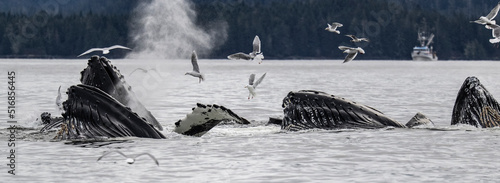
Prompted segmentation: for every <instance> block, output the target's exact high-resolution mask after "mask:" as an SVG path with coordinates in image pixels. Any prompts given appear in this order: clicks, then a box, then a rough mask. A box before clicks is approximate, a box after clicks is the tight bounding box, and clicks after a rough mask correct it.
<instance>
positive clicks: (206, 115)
mask: <svg viewBox="0 0 500 183" xmlns="http://www.w3.org/2000/svg"><path fill="white" fill-rule="evenodd" d="M225 121H234V122H236V123H239V124H250V122H248V120H246V119H245V118H242V117H239V116H238V115H236V114H235V113H233V112H232V111H231V110H230V109H227V108H225V107H224V106H219V105H216V104H214V105H204V104H200V103H198V104H196V107H194V108H193V111H192V112H191V114H187V115H186V117H185V118H184V119H181V120H179V121H177V122H176V123H175V129H174V131H175V132H177V133H179V134H183V135H189V136H196V137H201V136H202V135H204V134H205V133H207V132H208V131H209V130H210V129H212V128H213V127H215V126H216V125H218V124H219V123H221V122H225Z"/></svg>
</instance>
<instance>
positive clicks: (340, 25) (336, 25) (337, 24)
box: [332, 22, 344, 28]
mask: <svg viewBox="0 0 500 183" xmlns="http://www.w3.org/2000/svg"><path fill="white" fill-rule="evenodd" d="M332 26H334V27H335V28H337V27H342V26H344V25H342V24H341V23H338V22H333V23H332Z"/></svg>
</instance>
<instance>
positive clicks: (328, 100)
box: [281, 90, 406, 131]
mask: <svg viewBox="0 0 500 183" xmlns="http://www.w3.org/2000/svg"><path fill="white" fill-rule="evenodd" d="M282 107H283V113H284V117H283V121H282V123H281V128H282V129H284V130H290V131H297V130H304V129H313V128H319V129H346V128H368V129H371V128H383V127H386V126H393V127H400V128H405V127H406V126H405V125H403V124H401V123H399V122H397V121H395V120H393V119H391V118H389V117H387V116H385V115H384V114H383V113H382V112H380V111H378V110H376V109H374V108H372V107H369V106H367V105H363V104H358V103H356V102H353V101H350V100H347V99H345V98H342V97H338V96H334V95H329V94H327V93H325V92H320V91H313V90H301V91H298V92H289V93H288V95H287V96H286V97H285V98H284V99H283V105H282Z"/></svg>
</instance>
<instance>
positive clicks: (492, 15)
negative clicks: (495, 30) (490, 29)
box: [486, 2, 500, 20]
mask: <svg viewBox="0 0 500 183" xmlns="http://www.w3.org/2000/svg"><path fill="white" fill-rule="evenodd" d="M498 10H500V2H499V3H498V4H497V5H496V6H495V7H494V8H493V9H492V10H491V11H490V13H489V14H488V15H486V18H487V19H488V20H492V19H494V18H495V17H496V16H497V14H498Z"/></svg>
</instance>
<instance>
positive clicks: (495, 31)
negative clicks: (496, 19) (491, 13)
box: [486, 23, 500, 43]
mask: <svg viewBox="0 0 500 183" xmlns="http://www.w3.org/2000/svg"><path fill="white" fill-rule="evenodd" d="M486 25H487V26H488V27H489V29H491V35H492V36H493V38H495V39H490V43H498V42H500V26H499V25H497V24H489V23H487V24H486Z"/></svg>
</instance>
